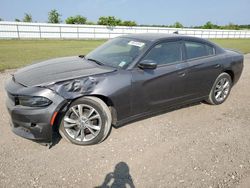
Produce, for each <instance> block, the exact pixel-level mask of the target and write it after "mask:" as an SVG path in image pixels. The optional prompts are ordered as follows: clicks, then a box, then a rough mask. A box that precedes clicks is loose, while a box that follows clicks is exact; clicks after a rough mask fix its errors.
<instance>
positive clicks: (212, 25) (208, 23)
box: [202, 21, 214, 29]
mask: <svg viewBox="0 0 250 188" xmlns="http://www.w3.org/2000/svg"><path fill="white" fill-rule="evenodd" d="M202 28H203V29H213V28H214V24H212V22H210V21H209V22H207V23H206V24H205V25H203V26H202Z"/></svg>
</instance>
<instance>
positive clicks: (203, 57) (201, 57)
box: [183, 39, 217, 61]
mask: <svg viewBox="0 0 250 188" xmlns="http://www.w3.org/2000/svg"><path fill="white" fill-rule="evenodd" d="M186 42H190V43H198V44H203V45H207V46H210V47H212V48H213V52H214V54H212V55H206V56H200V57H195V58H190V59H188V57H187V47H186V45H185V43H186ZM183 47H184V53H185V61H194V60H199V59H205V58H209V57H213V56H216V55H217V54H216V47H215V46H213V45H212V44H209V43H207V42H205V41H196V40H186V39H184V40H183Z"/></svg>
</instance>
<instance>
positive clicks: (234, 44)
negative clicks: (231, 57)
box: [211, 39, 250, 54]
mask: <svg viewBox="0 0 250 188" xmlns="http://www.w3.org/2000/svg"><path fill="white" fill-rule="evenodd" d="M211 41H212V42H214V43H216V44H218V45H219V46H221V47H223V48H230V49H234V50H237V51H240V52H242V53H244V54H247V53H250V39H211Z"/></svg>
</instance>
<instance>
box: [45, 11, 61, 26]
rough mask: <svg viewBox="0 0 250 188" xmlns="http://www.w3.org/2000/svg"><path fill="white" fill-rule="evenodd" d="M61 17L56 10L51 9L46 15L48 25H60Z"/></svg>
mask: <svg viewBox="0 0 250 188" xmlns="http://www.w3.org/2000/svg"><path fill="white" fill-rule="evenodd" d="M61 16H62V15H61V14H59V13H58V12H57V10H55V9H53V10H51V11H50V12H49V13H48V23H60V22H61V18H60V17H61Z"/></svg>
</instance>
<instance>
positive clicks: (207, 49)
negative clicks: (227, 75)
mask: <svg viewBox="0 0 250 188" xmlns="http://www.w3.org/2000/svg"><path fill="white" fill-rule="evenodd" d="M185 46H186V51H187V59H194V58H199V57H205V56H210V55H214V54H215V49H214V48H213V47H212V46H210V45H207V44H203V43H198V42H185Z"/></svg>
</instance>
